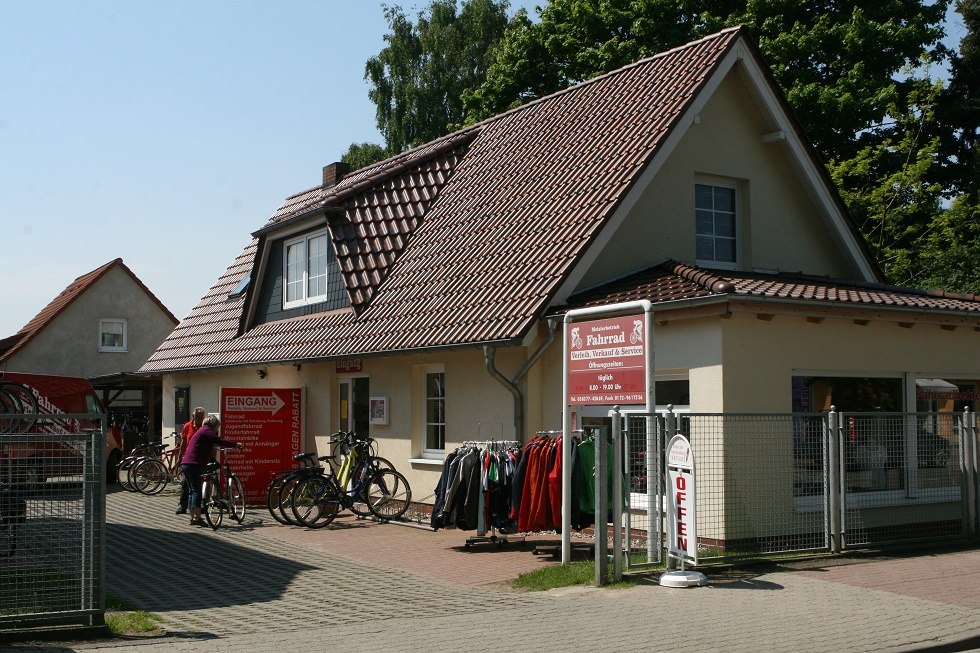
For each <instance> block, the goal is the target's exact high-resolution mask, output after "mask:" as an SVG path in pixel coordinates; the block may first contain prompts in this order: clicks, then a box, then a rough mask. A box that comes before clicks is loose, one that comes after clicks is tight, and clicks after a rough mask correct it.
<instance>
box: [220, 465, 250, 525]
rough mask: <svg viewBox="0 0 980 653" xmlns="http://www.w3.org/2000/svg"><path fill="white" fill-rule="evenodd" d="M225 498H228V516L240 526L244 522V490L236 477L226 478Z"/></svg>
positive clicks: (232, 475)
mask: <svg viewBox="0 0 980 653" xmlns="http://www.w3.org/2000/svg"><path fill="white" fill-rule="evenodd" d="M225 496H226V497H228V514H229V515H231V518H232V519H234V520H235V521H237V522H238V523H239V524H241V523H242V522H243V521H245V488H244V487H242V482H241V481H240V480H239V479H238V477H237V476H235V475H234V474H231V475H230V476H228V481H227V487H226V488H225Z"/></svg>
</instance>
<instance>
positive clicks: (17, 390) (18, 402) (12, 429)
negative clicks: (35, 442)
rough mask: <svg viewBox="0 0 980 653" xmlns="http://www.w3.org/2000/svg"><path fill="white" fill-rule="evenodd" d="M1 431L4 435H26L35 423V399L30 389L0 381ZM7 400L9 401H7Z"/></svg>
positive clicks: (10, 382)
mask: <svg viewBox="0 0 980 653" xmlns="http://www.w3.org/2000/svg"><path fill="white" fill-rule="evenodd" d="M0 395H3V397H4V399H3V401H2V402H0V404H2V406H3V408H2V412H3V419H2V425H0V426H2V430H3V432H4V433H17V432H19V433H26V432H27V431H29V430H30V429H31V427H32V426H34V423H35V422H36V421H37V397H35V396H34V393H33V392H31V389H30V388H28V387H27V386H24V385H21V384H20V383H14V382H13V381H0ZM8 398H9V399H8Z"/></svg>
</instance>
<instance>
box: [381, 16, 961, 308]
mask: <svg viewBox="0 0 980 653" xmlns="http://www.w3.org/2000/svg"><path fill="white" fill-rule="evenodd" d="M949 1H950V0H852V1H850V2H840V1H839V0H808V1H807V2H800V0H550V2H547V3H546V4H545V5H544V6H543V8H540V9H539V17H538V20H531V18H530V17H529V16H528V15H527V13H526V12H525V11H524V10H521V11H519V12H518V13H517V14H516V15H515V16H514V18H513V19H511V21H510V22H508V21H507V20H506V18H505V15H504V11H505V10H506V8H507V6H508V4H507V3H506V2H494V1H493V0H470V1H468V2H467V1H464V2H463V4H462V10H461V11H460V12H459V13H457V12H456V2H454V1H452V0H433V1H432V3H431V5H430V7H429V11H428V14H426V13H420V14H419V17H418V23H417V25H416V24H412V23H411V22H410V21H408V20H407V19H406V18H405V15H404V13H403V12H402V11H401V9H399V8H398V7H392V8H387V7H386V9H385V11H386V17H387V19H388V22H389V26H390V27H391V33H390V34H389V35H388V36H386V37H385V38H386V42H387V44H388V45H387V46H386V48H385V49H384V50H383V51H382V52H381V53H380V54H379V55H378V56H377V57H374V58H372V59H371V60H370V61H369V62H368V65H367V69H366V71H367V72H366V75H365V76H366V77H367V78H368V79H369V80H370V82H371V84H372V90H371V93H370V96H371V99H372V100H373V101H374V103H375V105H376V106H377V112H378V113H377V117H378V126H379V129H381V132H382V134H383V135H384V137H385V140H386V144H387V151H388V152H390V153H394V152H397V151H400V150H402V149H405V148H407V147H411V146H414V145H418V144H420V143H423V142H425V141H428V140H431V139H433V138H436V137H437V136H440V135H443V134H445V133H447V132H449V131H451V130H452V129H453V128H455V127H457V126H459V125H460V124H465V123H473V122H476V121H479V120H482V119H484V118H488V117H490V116H493V115H496V114H497V113H500V112H502V111H504V110H506V109H509V108H511V107H514V106H517V105H520V104H522V103H524V102H527V101H529V100H532V99H535V98H538V97H541V96H543V95H547V94H549V93H553V92H555V91H558V90H561V89H563V88H565V87H567V86H569V85H572V84H575V83H578V82H581V81H584V80H587V79H590V78H592V77H594V76H596V75H599V74H602V73H605V72H608V71H610V70H614V69H616V68H620V67H622V66H624V65H627V64H630V63H632V62H634V61H637V60H638V59H641V58H643V57H647V56H651V55H654V54H656V53H659V52H663V51H665V50H667V49H670V48H672V47H675V46H678V45H682V44H684V43H687V42H689V41H691V40H694V39H697V38H700V37H702V36H706V35H708V34H712V33H714V32H717V31H718V30H719V29H722V28H724V27H726V26H734V25H745V26H747V27H748V28H749V30H750V32H751V33H752V35H753V37H754V38H755V40H756V42H757V43H758V45H759V47H760V49H761V51H762V53H763V55H764V56H765V57H766V60H767V61H768V62H769V64H770V66H771V71H772V74H773V76H774V78H775V79H776V81H777V82H778V84H779V85H780V86H781V88H782V89H783V92H784V93H785V95H786V98H787V100H788V102H789V104H790V106H791V107H792V109H793V111H794V112H795V113H796V115H797V117H798V118H799V119H800V121H801V123H802V124H803V126H804V130H805V131H806V133H807V135H808V136H809V138H810V140H811V141H812V142H813V144H814V146H815V148H816V150H817V152H818V154H819V155H820V156H821V157H822V158H823V160H824V161H825V162H826V164H827V166H828V169H829V170H830V172H831V175H832V177H833V179H834V180H835V182H836V183H837V184H838V187H839V190H840V191H841V194H842V196H843V197H844V198H845V201H846V202H847V204H848V206H849V208H850V210H851V213H852V215H853V216H854V217H855V220H856V222H857V223H858V225H859V226H860V228H861V229H862V231H863V233H864V234H865V237H866V239H867V242H868V243H869V245H870V247H871V249H872V252H873V253H874V255H875V256H876V257H877V259H878V261H879V263H880V264H881V267H882V269H883V270H884V272H885V273H886V276H887V278H888V279H889V280H890V281H892V282H896V283H901V284H918V285H928V284H933V285H938V286H941V285H945V286H946V287H947V288H950V289H954V290H964V289H966V288H969V287H973V286H971V284H973V283H974V281H973V280H970V279H968V278H967V277H969V271H968V270H967V268H966V267H963V266H961V267H957V266H958V265H959V263H958V262H961V261H965V260H968V258H969V256H971V255H973V254H976V253H977V252H976V248H975V247H974V246H973V245H972V243H973V242H974V240H975V239H976V237H977V235H978V233H977V232H978V231H980V225H978V210H977V206H978V198H977V195H978V193H977V188H978V187H980V174H978V170H980V163H978V162H980V124H978V123H980V103H978V98H980V94H978V91H980V42H978V40H977V27H978V25H980V0H956V2H955V4H956V8H957V10H958V11H959V12H960V15H961V16H962V17H963V21H964V24H965V25H966V27H967V35H966V37H965V38H964V39H963V41H962V42H961V44H960V48H959V52H955V51H950V50H948V49H947V48H946V47H945V46H944V45H943V44H942V41H941V39H942V38H943V36H944V32H943V20H944V16H945V12H946V9H947V6H948V4H949ZM467 43H472V44H473V46H472V47H471V48H469V49H467V47H466V44H467ZM459 62H461V63H459ZM946 64H948V65H949V67H950V78H949V81H948V83H943V82H942V81H937V79H936V78H934V76H933V75H934V73H933V72H932V71H934V70H937V69H939V68H940V67H941V66H943V65H946ZM944 266H948V267H949V275H948V278H947V279H945V284H943V283H938V281H943V275H942V270H943V269H944ZM973 279H975V280H978V283H980V272H976V273H974V274H973Z"/></svg>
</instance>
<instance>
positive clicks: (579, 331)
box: [561, 299, 656, 568]
mask: <svg viewBox="0 0 980 653" xmlns="http://www.w3.org/2000/svg"><path fill="white" fill-rule="evenodd" d="M652 309H653V305H652V304H651V303H650V302H649V301H648V300H645V299H644V300H639V301H635V302H623V303H621V304H610V305H608V306H595V307H589V308H580V309H573V310H571V311H568V312H567V313H565V318H564V322H565V332H564V353H565V356H564V361H563V367H564V369H563V370H562V372H563V374H562V382H563V388H562V396H563V403H564V410H563V412H562V449H561V452H562V453H561V455H562V509H561V512H562V514H561V518H562V532H561V562H562V564H563V565H567V564H568V563H569V562H571V557H572V541H571V532H572V527H571V523H572V512H571V505H570V502H571V496H572V474H571V469H572V457H571V456H572V454H571V450H572V447H571V433H572V429H573V428H574V427H573V424H572V406H580V405H593V406H602V405H608V406H610V407H612V406H616V405H627V404H639V405H641V406H644V405H645V406H646V410H647V412H653V411H654V409H655V408H656V401H655V399H654V385H653V377H654V374H653V370H654V367H653V318H652V313H653V310H652ZM617 445H618V443H617ZM603 449H604V447H603ZM597 455H598V448H597ZM618 473H619V472H618V471H617V474H618ZM619 481H620V479H619V478H618V476H614V481H613V482H614V483H618V482H619ZM596 486H597V487H598V486H599V484H598V483H597V485H596ZM599 505H602V504H599ZM621 508H622V507H621V506H617V507H616V513H615V514H616V515H617V516H616V519H617V520H620V519H621V518H622V517H621V516H619V511H620V510H621ZM595 528H596V536H597V540H598V538H599V534H600V533H603V534H604V533H605V530H606V524H605V523H602V524H596V525H595ZM621 548H622V542H619V541H618V540H617V541H616V542H614V551H613V555H614V556H619V555H620V554H621V551H620V549H621ZM600 549H601V547H599V546H597V547H596V557H597V559H598V557H599V551H600ZM598 564H599V562H598V560H597V567H598ZM602 564H603V565H605V560H604V557H603V561H602ZM603 568H605V567H603Z"/></svg>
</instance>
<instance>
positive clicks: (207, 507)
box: [201, 476, 225, 530]
mask: <svg viewBox="0 0 980 653" xmlns="http://www.w3.org/2000/svg"><path fill="white" fill-rule="evenodd" d="M219 489H220V488H219V487H218V480H217V479H216V478H215V477H214V476H207V477H205V479H204V483H202V484H201V513H203V515H204V521H206V522H207V523H208V526H210V527H211V528H212V529H213V530H218V527H219V526H221V521H222V519H223V518H224V516H225V507H224V503H223V502H222V500H221V497H220V496H219V493H218V490H219Z"/></svg>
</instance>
